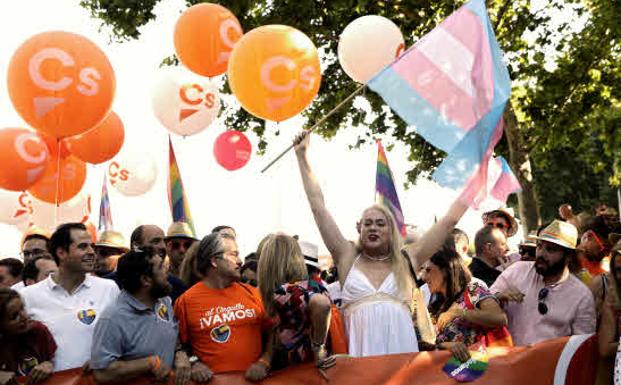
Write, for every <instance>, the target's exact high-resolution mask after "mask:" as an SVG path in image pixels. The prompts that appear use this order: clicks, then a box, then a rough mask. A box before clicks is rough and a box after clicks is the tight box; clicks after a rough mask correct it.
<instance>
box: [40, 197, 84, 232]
mask: <svg viewBox="0 0 621 385" xmlns="http://www.w3.org/2000/svg"><path fill="white" fill-rule="evenodd" d="M31 199H32V217H31V223H32V224H33V225H34V226H37V227H40V228H43V229H46V230H48V231H50V232H52V231H54V229H55V228H56V227H57V226H58V225H60V224H63V223H67V222H80V223H82V222H86V221H87V220H88V217H89V216H90V215H91V207H90V206H91V205H90V200H91V196H90V195H89V194H87V193H86V192H85V191H84V190H83V191H80V192H79V193H78V195H76V196H74V197H73V198H71V199H69V200H68V201H66V202H64V203H61V204H60V205H59V206H58V207H56V205H55V204H53V203H47V202H43V201H40V200H38V199H37V198H35V197H32V198H31Z"/></svg>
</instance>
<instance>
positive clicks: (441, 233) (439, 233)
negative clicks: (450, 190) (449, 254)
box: [407, 198, 468, 267]
mask: <svg viewBox="0 0 621 385" xmlns="http://www.w3.org/2000/svg"><path fill="white" fill-rule="evenodd" d="M466 210H468V205H466V204H464V203H463V202H462V201H461V200H460V199H459V198H458V199H456V200H455V202H453V204H452V205H451V207H450V208H449V210H448V212H447V213H446V215H444V217H442V219H440V220H439V221H438V222H436V223H434V224H433V226H431V228H430V229H429V230H427V232H426V233H425V234H424V235H423V236H422V237H421V238H420V239H419V240H418V241H417V242H414V243H413V244H411V245H409V246H408V248H407V252H408V255H409V256H410V260H411V261H412V265H413V266H416V267H419V266H421V265H422V264H423V263H425V262H426V261H427V260H428V259H429V258H431V256H432V255H433V254H434V253H435V252H436V251H438V249H439V248H440V247H441V246H442V244H443V243H444V241H445V239H446V237H447V236H448V235H449V234H450V232H451V231H452V230H453V229H454V228H455V226H456V225H457V222H459V220H460V219H461V217H462V216H463V215H464V213H465V212H466Z"/></svg>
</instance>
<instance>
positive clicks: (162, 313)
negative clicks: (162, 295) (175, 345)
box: [156, 303, 170, 321]
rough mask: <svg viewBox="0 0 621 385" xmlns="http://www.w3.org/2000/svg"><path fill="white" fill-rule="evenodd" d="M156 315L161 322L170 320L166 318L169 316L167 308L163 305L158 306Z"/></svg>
mask: <svg viewBox="0 0 621 385" xmlns="http://www.w3.org/2000/svg"><path fill="white" fill-rule="evenodd" d="M156 314H157V316H158V317H160V319H161V320H163V321H170V319H169V318H168V316H169V313H168V307H167V306H166V305H165V304H163V303H160V304H159V305H158V307H157V311H156Z"/></svg>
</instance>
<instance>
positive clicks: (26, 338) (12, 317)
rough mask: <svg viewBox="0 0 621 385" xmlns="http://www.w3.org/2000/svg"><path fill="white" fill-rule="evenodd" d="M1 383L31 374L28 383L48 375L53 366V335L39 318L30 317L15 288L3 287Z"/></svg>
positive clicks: (0, 298) (0, 305)
mask: <svg viewBox="0 0 621 385" xmlns="http://www.w3.org/2000/svg"><path fill="white" fill-rule="evenodd" d="M0 346H2V348H1V349H0V384H1V385H5V384H14V385H17V384H18V382H17V380H16V377H19V376H26V377H28V384H34V383H38V382H41V381H43V380H45V379H46V378H48V377H49V376H50V375H51V374H52V371H53V369H54V366H53V364H52V362H51V361H52V359H53V358H54V353H55V352H56V343H55V342H54V337H52V334H51V333H50V332H49V330H48V329H47V327H45V325H43V324H42V323H40V322H37V321H31V320H30V319H29V318H28V316H27V315H26V311H25V310H24V305H23V303H22V300H21V298H20V296H19V294H18V293H17V292H16V291H15V290H11V289H7V288H0Z"/></svg>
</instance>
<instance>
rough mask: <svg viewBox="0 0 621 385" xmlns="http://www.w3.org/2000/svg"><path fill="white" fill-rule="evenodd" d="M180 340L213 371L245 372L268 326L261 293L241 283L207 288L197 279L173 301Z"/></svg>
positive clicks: (253, 360) (255, 359)
mask: <svg viewBox="0 0 621 385" xmlns="http://www.w3.org/2000/svg"><path fill="white" fill-rule="evenodd" d="M175 316H176V317H177V320H178V321H179V339H180V340H181V342H182V343H189V344H190V345H191V346H192V352H193V353H194V354H195V355H197V356H198V358H200V360H201V361H202V362H204V363H205V364H206V365H207V366H208V367H209V369H211V370H212V371H213V372H214V373H222V372H232V371H245V370H247V369H248V367H249V366H250V365H252V364H253V363H255V362H256V361H257V360H258V359H259V357H260V356H261V353H262V352H263V344H262V338H261V333H262V331H263V330H264V329H265V328H267V327H269V325H270V321H269V318H268V317H267V315H266V314H265V309H264V308H263V301H262V300H261V294H260V293H259V291H258V290H257V289H255V288H254V287H252V286H250V285H246V284H243V283H233V285H231V286H229V287H227V288H225V289H218V290H217V289H210V288H208V287H207V286H205V284H204V283H202V282H199V283H197V284H195V285H194V286H192V287H191V288H190V289H188V290H187V291H186V292H185V293H184V294H183V295H182V296H181V297H179V298H178V299H177V302H176V303H175Z"/></svg>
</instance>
